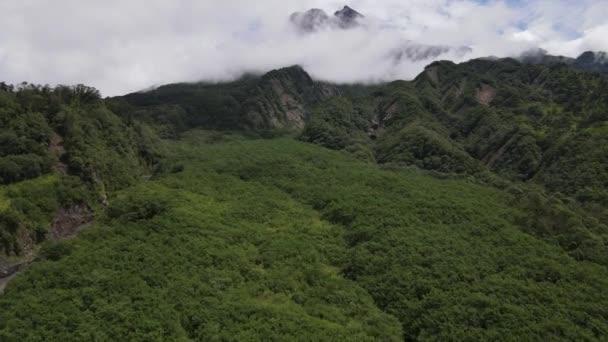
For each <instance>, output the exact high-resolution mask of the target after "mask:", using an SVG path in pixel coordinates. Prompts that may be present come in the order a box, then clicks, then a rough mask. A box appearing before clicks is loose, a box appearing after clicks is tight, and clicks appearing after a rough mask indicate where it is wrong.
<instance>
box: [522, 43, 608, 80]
mask: <svg viewBox="0 0 608 342" xmlns="http://www.w3.org/2000/svg"><path fill="white" fill-rule="evenodd" d="M518 59H519V60H520V61H521V62H523V63H530V64H547V65H550V64H559V63H562V64H566V65H569V66H572V67H574V68H576V69H579V70H583V71H587V72H592V73H598V74H600V75H603V76H608V55H607V54H606V52H602V51H598V52H593V51H586V52H583V53H582V54H581V55H580V56H579V57H577V58H570V57H564V56H553V55H549V54H548V53H547V51H545V50H543V49H536V50H530V51H528V52H525V53H523V54H522V55H521V56H520V57H519V58H518Z"/></svg>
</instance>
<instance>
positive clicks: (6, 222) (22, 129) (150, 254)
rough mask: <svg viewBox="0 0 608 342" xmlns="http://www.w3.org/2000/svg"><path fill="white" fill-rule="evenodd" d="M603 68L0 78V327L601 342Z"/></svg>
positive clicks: (25, 331) (484, 62) (506, 66)
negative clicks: (369, 75)
mask: <svg viewBox="0 0 608 342" xmlns="http://www.w3.org/2000/svg"><path fill="white" fill-rule="evenodd" d="M582 57H583V56H582ZM582 57H581V58H582ZM579 59H580V58H579ZM596 71H597V70H586V69H584V68H582V67H580V66H576V65H575V64H573V62H563V61H561V62H560V61H557V62H556V60H555V59H545V60H540V61H534V62H531V61H525V60H524V61H518V60H515V59H478V60H472V61H470V62H467V63H462V64H454V63H452V62H446V61H441V62H435V63H433V64H431V65H429V66H428V67H427V68H426V69H425V71H424V72H423V73H421V74H420V75H419V76H418V77H417V78H416V79H415V80H413V81H395V82H391V83H388V84H377V85H334V84H327V83H324V82H319V81H316V80H313V79H312V78H311V77H310V76H309V75H308V74H307V73H306V71H305V70H303V69H302V68H301V67H297V66H296V67H289V68H285V69H280V70H275V71H272V72H269V73H267V74H265V75H262V76H256V75H248V76H245V77H243V78H241V79H239V80H236V81H234V82H230V83H221V84H211V83H195V84H186V83H183V84H173V85H166V86H162V87H159V88H157V89H155V90H151V91H146V92H140V93H135V94H130V95H126V96H122V97H115V98H106V99H102V98H101V97H100V95H99V93H98V92H97V91H96V90H95V89H93V88H89V87H85V86H75V87H65V86H60V87H56V88H50V87H43V86H34V85H29V84H22V85H19V86H9V85H5V84H2V86H1V89H0V123H1V126H0V127H1V129H0V142H1V144H0V182H1V185H0V234H1V236H0V238H1V239H2V240H1V243H2V244H1V245H0V251H1V252H2V254H3V256H2V257H1V258H0V277H2V276H3V275H5V274H8V273H10V274H11V275H12V274H13V273H14V272H9V270H13V271H14V270H16V269H17V268H19V269H22V268H24V270H23V271H21V272H19V273H18V274H17V275H16V276H15V277H14V279H11V281H10V283H8V285H7V287H6V290H5V292H4V293H3V294H1V295H0V308H2V309H1V310H0V340H2V341H5V340H6V341H40V340H60V341H82V340H94V341H114V340H134V341H166V340H172V341H189V340H196V341H248V340H251V341H266V340H314V341H317V340H326V341H341V340H351V341H377V340H380V341H399V340H405V341H418V340H421V341H422V340H424V341H465V340H470V341H485V340H501V341H502V340H504V341H546V340H572V341H602V340H605V339H606V336H608V324H607V322H608V310H607V309H606V308H608V296H607V295H606V291H604V288H605V287H606V286H608V247H607V246H608V226H607V223H608V210H607V209H606V205H607V204H608V150H607V147H606V146H608V145H607V144H606V143H608V141H607V140H608V122H607V121H608V95H607V93H606V91H605V90H606V89H608V79H606V78H605V77H604V76H602V75H601V74H598V73H595V72H596ZM75 233H78V236H77V237H74V238H71V239H66V237H69V236H74V234H75ZM34 259H35V260H34ZM31 260H34V261H33V262H32V263H31V264H29V265H27V263H29V262H30V261H31ZM15 265H17V266H19V267H17V268H15V267H16V266H15ZM26 266H27V267H26ZM11 267H12V268H11ZM2 279H3V278H0V280H2ZM0 285H3V284H2V282H0Z"/></svg>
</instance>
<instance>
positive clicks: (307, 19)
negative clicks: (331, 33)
mask: <svg viewBox="0 0 608 342" xmlns="http://www.w3.org/2000/svg"><path fill="white" fill-rule="evenodd" d="M363 17H364V16H363V15H362V14H361V13H359V12H357V11H355V10H354V9H352V8H350V7H348V6H344V8H343V9H341V10H339V11H336V12H335V13H334V16H333V17H330V16H329V15H328V14H327V13H326V12H325V11H323V10H322V9H318V8H312V9H309V10H308V11H306V12H296V13H293V14H292V15H291V16H290V17H289V21H290V22H291V24H292V25H293V27H295V28H296V30H297V31H298V32H300V33H312V32H317V31H320V30H325V29H341V30H347V29H351V28H354V27H357V26H359V25H360V20H361V19H362V18H363Z"/></svg>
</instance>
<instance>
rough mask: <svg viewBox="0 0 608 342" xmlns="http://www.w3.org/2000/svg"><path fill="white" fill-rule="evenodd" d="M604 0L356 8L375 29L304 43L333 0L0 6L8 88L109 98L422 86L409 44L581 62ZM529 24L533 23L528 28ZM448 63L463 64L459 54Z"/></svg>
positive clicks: (598, 44)
mask: <svg viewBox="0 0 608 342" xmlns="http://www.w3.org/2000/svg"><path fill="white" fill-rule="evenodd" d="M605 1H606V0H582V1H576V2H574V1H570V0H563V1H555V0H552V1H548V0H533V1H529V2H527V3H525V4H524V5H517V6H516V5H509V2H507V1H500V0H496V1H486V2H484V3H479V2H476V1H473V0H410V1H403V0H352V1H351V2H350V3H348V5H350V6H351V7H353V8H355V9H357V10H359V11H360V12H362V13H363V14H365V15H366V18H367V20H368V21H369V24H368V28H367V29H355V30H350V31H325V32H320V33H318V34H314V35H309V36H301V35H296V34H295V33H294V32H293V30H291V29H290V27H289V25H288V21H287V19H288V17H289V15H290V14H291V13H292V12H295V11H302V10H306V9H309V8H312V7H318V8H322V9H324V10H326V11H327V12H329V13H332V12H333V11H335V10H336V9H339V8H341V7H342V6H343V5H344V4H345V3H344V2H342V1H333V0H256V1H249V0H222V1H211V0H199V1H197V0H176V1H164V0H130V1H121V0H89V1H81V0H56V1H44V0H20V1H2V2H0V22H2V23H3V30H0V80H2V81H6V82H11V83H18V82H21V81H30V82H35V83H50V84H57V83H66V84H73V83H85V84H88V85H92V86H95V87H98V88H100V89H101V90H102V92H103V93H104V94H105V95H116V94H123V93H126V92H130V91H137V90H139V89H143V88H147V87H149V86H150V85H153V84H164V83H168V82H176V81H195V80H203V79H204V80H226V79H231V78H234V77H238V76H239V75H240V74H241V73H243V72H244V71H259V72H262V71H266V70H269V69H272V68H277V67H282V66H288V65H292V64H301V65H303V66H304V67H305V68H306V69H307V70H308V71H309V72H310V73H311V74H312V75H313V76H315V77H317V78H321V79H325V80H330V81H336V82H356V81H364V82H369V81H385V80H392V79H396V78H406V79H407V78H412V77H414V76H415V75H416V74H417V73H418V72H420V71H421V70H422V68H423V67H424V65H426V64H428V62H429V61H420V62H415V63H414V62H407V63H397V64H396V63H394V62H393V61H392V60H391V59H389V58H386V55H387V53H388V51H390V50H391V49H394V48H395V47H397V46H400V45H401V44H406V43H407V42H408V41H413V42H417V43H421V44H428V45H435V44H439V45H449V46H470V47H472V48H473V49H474V51H473V54H471V55H469V56H467V57H478V56H486V55H496V56H508V55H514V54H518V53H520V52H522V51H524V50H526V49H529V48H533V47H541V48H544V49H546V50H548V51H549V52H550V53H560V54H565V55H569V56H575V55H577V54H579V53H581V52H583V51H584V50H602V49H603V50H608V40H606V39H605V37H606V35H607V34H608V22H607V19H606V18H608V6H606V2H605ZM522 23H523V25H522ZM442 58H446V59H447V58H451V59H455V60H456V61H459V60H461V59H462V57H461V56H457V55H450V54H447V55H445V56H442Z"/></svg>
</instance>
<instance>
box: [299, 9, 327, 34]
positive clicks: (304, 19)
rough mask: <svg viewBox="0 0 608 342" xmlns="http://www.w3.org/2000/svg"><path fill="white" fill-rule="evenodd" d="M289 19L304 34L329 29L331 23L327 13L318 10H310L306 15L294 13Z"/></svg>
mask: <svg viewBox="0 0 608 342" xmlns="http://www.w3.org/2000/svg"><path fill="white" fill-rule="evenodd" d="M289 19H290V21H291V23H292V24H293V25H295V26H296V27H297V28H298V29H300V30H301V31H303V32H315V31H318V30H320V29H323V28H325V27H327V26H328V25H329V23H330V18H329V16H328V15H327V13H325V11H323V10H322V9H318V8H313V9H309V10H308V11H306V12H304V13H300V12H297V13H293V14H292V15H291V16H290V18H289Z"/></svg>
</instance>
